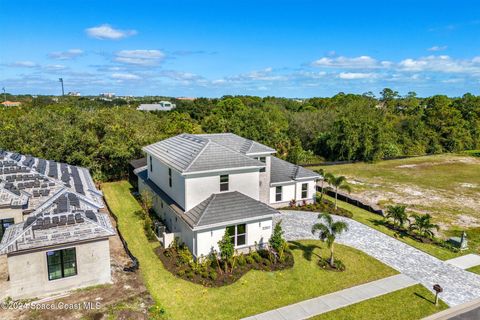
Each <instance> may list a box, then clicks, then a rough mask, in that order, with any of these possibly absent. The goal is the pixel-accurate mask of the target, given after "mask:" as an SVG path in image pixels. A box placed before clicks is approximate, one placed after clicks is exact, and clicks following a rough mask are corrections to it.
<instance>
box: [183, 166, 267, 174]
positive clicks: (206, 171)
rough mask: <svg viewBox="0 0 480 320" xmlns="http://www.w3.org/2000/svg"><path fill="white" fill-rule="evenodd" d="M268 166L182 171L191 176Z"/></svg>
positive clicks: (257, 167)
mask: <svg viewBox="0 0 480 320" xmlns="http://www.w3.org/2000/svg"><path fill="white" fill-rule="evenodd" d="M265 167H266V166H250V167H238V168H222V169H215V170H205V171H192V172H184V173H181V175H182V176H189V175H193V174H202V173H214V172H230V171H238V170H245V169H262V168H265Z"/></svg>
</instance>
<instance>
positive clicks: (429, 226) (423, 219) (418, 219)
mask: <svg viewBox="0 0 480 320" xmlns="http://www.w3.org/2000/svg"><path fill="white" fill-rule="evenodd" d="M411 217H413V219H414V222H413V223H412V224H411V225H410V229H411V230H417V232H418V233H419V234H420V235H421V236H424V237H428V238H432V237H433V235H434V234H433V230H434V229H436V230H437V231H438V230H439V229H440V227H439V226H438V225H437V224H433V223H432V216H431V215H429V214H428V213H427V214H423V215H418V214H412V215H411Z"/></svg>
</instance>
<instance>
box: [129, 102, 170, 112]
mask: <svg viewBox="0 0 480 320" xmlns="http://www.w3.org/2000/svg"><path fill="white" fill-rule="evenodd" d="M175 107H176V105H175V104H174V103H171V102H170V101H160V102H158V103H142V104H141V105H140V106H138V108H137V110H140V111H170V110H172V109H175Z"/></svg>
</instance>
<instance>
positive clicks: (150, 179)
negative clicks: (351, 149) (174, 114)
mask: <svg viewBox="0 0 480 320" xmlns="http://www.w3.org/2000/svg"><path fill="white" fill-rule="evenodd" d="M143 150H144V151H145V153H146V154H147V166H146V167H142V168H139V169H137V170H136V173H137V175H138V177H139V184H138V185H139V190H140V191H142V190H145V189H146V190H148V191H150V192H152V194H153V195H154V210H155V212H156V213H157V215H158V216H159V217H160V218H161V220H162V221H163V222H164V223H165V225H166V226H167V228H168V231H169V232H167V233H166V234H164V235H163V236H164V245H168V244H169V242H170V241H171V239H172V238H173V236H175V237H179V238H180V240H181V241H182V242H184V243H185V244H186V245H187V246H188V247H189V249H190V250H191V252H192V254H193V255H194V256H195V257H200V256H206V255H208V254H210V253H211V252H212V251H213V250H216V251H218V245H217V243H218V241H219V240H220V239H221V238H222V237H223V235H224V233H225V230H226V229H227V230H228V231H229V233H230V235H231V237H232V240H233V241H234V244H235V247H236V248H237V249H238V250H244V249H247V248H252V247H262V246H265V245H266V244H267V243H268V240H269V239H270V237H271V233H272V217H273V215H274V214H276V213H277V211H276V210H275V209H274V207H277V208H278V207H285V206H288V205H289V203H290V201H291V200H294V201H295V202H296V203H303V202H304V201H305V202H307V203H310V202H313V201H314V199H315V182H316V180H317V179H318V178H319V175H317V174H316V173H314V172H312V171H310V170H306V169H304V168H302V167H299V166H296V165H293V164H291V163H288V162H285V161H283V160H280V159H278V158H276V157H274V156H273V154H274V153H275V150H274V149H272V148H270V147H267V146H265V145H262V144H260V143H258V142H255V141H252V140H248V139H245V138H242V137H239V136H237V135H235V134H231V133H224V134H200V135H192V134H181V135H178V136H175V137H172V138H169V139H166V140H162V141H159V142H157V143H154V144H152V145H149V146H146V147H144V148H143ZM279 187H280V188H279ZM302 188H303V189H302ZM302 190H303V191H302ZM275 192H277V193H278V192H280V193H281V197H279V196H278V195H276V193H275Z"/></svg>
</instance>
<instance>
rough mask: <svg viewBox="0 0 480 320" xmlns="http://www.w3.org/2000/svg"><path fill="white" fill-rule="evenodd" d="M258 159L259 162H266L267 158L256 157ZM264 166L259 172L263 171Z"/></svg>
mask: <svg viewBox="0 0 480 320" xmlns="http://www.w3.org/2000/svg"><path fill="white" fill-rule="evenodd" d="M258 160H260V162H263V163H266V162H267V158H265V157H260V158H258ZM265 170H266V168H262V169H260V172H265Z"/></svg>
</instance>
